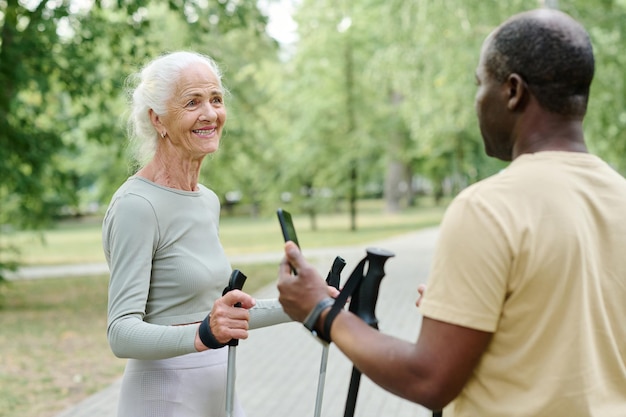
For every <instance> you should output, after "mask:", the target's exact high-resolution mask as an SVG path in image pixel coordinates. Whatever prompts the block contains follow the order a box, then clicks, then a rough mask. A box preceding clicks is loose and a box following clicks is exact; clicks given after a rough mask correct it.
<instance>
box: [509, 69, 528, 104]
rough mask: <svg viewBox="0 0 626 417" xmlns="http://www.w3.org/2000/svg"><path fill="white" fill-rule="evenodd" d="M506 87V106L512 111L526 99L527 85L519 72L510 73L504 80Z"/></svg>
mask: <svg viewBox="0 0 626 417" xmlns="http://www.w3.org/2000/svg"><path fill="white" fill-rule="evenodd" d="M506 88H507V95H508V96H507V98H508V102H507V107H508V109H509V110H511V111H514V110H517V109H519V108H520V106H523V105H524V103H525V101H526V95H527V94H528V85H527V84H526V82H525V81H524V79H523V78H522V77H520V76H519V74H515V73H513V74H511V75H509V78H508V79H507V81H506Z"/></svg>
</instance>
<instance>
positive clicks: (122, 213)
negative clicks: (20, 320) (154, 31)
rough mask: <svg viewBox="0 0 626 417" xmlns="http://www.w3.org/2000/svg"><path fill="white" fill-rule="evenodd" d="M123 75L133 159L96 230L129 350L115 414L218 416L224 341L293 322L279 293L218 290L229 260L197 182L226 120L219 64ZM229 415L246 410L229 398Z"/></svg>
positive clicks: (160, 65) (212, 200) (162, 62)
mask: <svg viewBox="0 0 626 417" xmlns="http://www.w3.org/2000/svg"><path fill="white" fill-rule="evenodd" d="M131 79H133V80H134V81H135V82H134V85H133V87H132V89H131V90H130V92H131V95H130V97H131V100H130V105H131V114H130V118H129V136H130V140H131V142H132V143H133V145H134V148H135V149H136V151H137V152H136V155H135V157H136V159H137V162H138V163H139V165H140V167H141V168H140V169H139V170H138V171H137V172H136V173H135V174H134V175H133V176H131V177H130V178H128V180H127V181H126V182H125V183H124V184H122V185H121V186H120V188H119V189H118V190H117V191H116V193H115V194H114V195H113V198H112V200H111V203H110V205H109V207H108V210H107V212H106V215H105V218H104V221H103V230H102V242H103V248H104V253H105V256H106V259H107V262H108V264H109V269H110V274H111V277H110V283H109V300H108V328H107V336H108V340H109V344H110V345H111V349H112V351H113V353H114V354H115V355H116V356H118V357H121V358H129V360H128V362H127V366H126V370H125V373H124V378H123V383H122V388H121V396H120V402H119V413H118V416H119V417H144V416H145V417H157V416H176V417H200V416H207V417H208V416H211V417H213V416H215V417H217V416H223V415H225V391H226V366H227V349H225V348H223V347H224V346H225V344H226V343H227V342H228V341H230V340H231V339H245V338H246V337H247V336H248V329H253V328H257V327H263V326H267V325H273V324H278V323H282V322H286V321H289V320H290V319H289V318H288V316H287V315H285V314H284V312H283V310H282V308H281V306H280V304H279V303H278V301H277V300H255V299H253V298H252V297H251V296H249V295H248V294H245V293H244V292H242V291H238V290H234V291H231V292H228V293H227V294H225V295H224V296H222V291H223V289H224V288H225V287H226V286H227V285H228V280H229V276H230V273H231V266H230V264H229V262H228V259H227V258H226V255H225V254H224V250H223V248H222V246H221V244H220V241H219V237H218V222H219V213H220V203H219V199H218V197H217V196H216V194H215V193H214V192H213V191H211V190H210V189H208V188H206V187H205V186H203V185H202V184H199V183H198V176H199V173H200V168H201V165H202V162H203V160H204V157H205V156H206V155H208V154H210V153H213V152H216V151H217V150H218V148H219V144H220V137H221V135H222V129H223V128H224V123H225V122H226V107H225V106H224V88H223V87H222V82H221V74H220V71H219V68H218V67H217V65H216V64H215V62H214V61H213V60H212V59H211V58H209V57H207V56H204V55H201V54H197V53H193V52H186V51H181V52H174V53H170V54H166V55H163V56H160V57H158V58H156V59H154V60H152V61H151V62H149V63H148V64H147V65H146V66H145V67H144V68H143V69H142V70H141V71H140V72H139V73H138V74H135V76H134V77H132V78H131ZM236 303H241V306H242V307H243V308H236V307H234V306H235V304H236ZM234 415H235V416H237V417H241V416H244V413H243V411H242V409H241V406H240V405H239V404H238V403H237V401H235V407H234Z"/></svg>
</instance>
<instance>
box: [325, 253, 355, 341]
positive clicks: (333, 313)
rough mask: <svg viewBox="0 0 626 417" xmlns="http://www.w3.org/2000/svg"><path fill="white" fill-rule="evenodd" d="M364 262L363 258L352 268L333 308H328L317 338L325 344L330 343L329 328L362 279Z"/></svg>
mask: <svg viewBox="0 0 626 417" xmlns="http://www.w3.org/2000/svg"><path fill="white" fill-rule="evenodd" d="M365 262H367V258H363V260H361V262H359V264H358V265H357V266H356V268H354V271H352V274H351V275H350V278H348V281H346V285H344V286H343V288H342V289H341V291H340V292H339V295H338V296H337V298H335V302H334V303H333V306H332V307H331V308H330V311H329V312H328V314H327V315H326V318H325V319H324V326H323V329H322V332H319V333H318V334H317V336H318V337H319V338H320V339H322V340H323V341H325V342H326V343H331V340H330V327H331V326H332V324H333V321H334V320H335V318H337V315H338V314H339V312H340V311H341V310H343V308H344V306H345V305H346V302H347V301H348V298H350V296H351V295H352V294H353V293H354V291H356V289H357V288H358V287H359V285H360V284H361V280H362V279H363V270H364V269H365Z"/></svg>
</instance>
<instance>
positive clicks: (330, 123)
mask: <svg viewBox="0 0 626 417" xmlns="http://www.w3.org/2000/svg"><path fill="white" fill-rule="evenodd" d="M272 1H275V0H267V1H266V3H267V2H272ZM31 3H32V2H19V1H18V0H6V1H4V2H0V36H1V37H0V83H1V85H2V86H3V88H2V89H1V90H0V178H2V179H3V180H2V182H0V201H1V202H2V207H1V210H0V226H1V227H3V229H2V230H4V231H6V230H10V229H23V228H39V227H41V226H42V225H44V224H46V222H48V221H49V220H50V219H51V218H53V217H54V216H56V215H59V214H64V213H84V212H85V211H87V210H89V209H90V208H91V206H92V205H96V204H97V205H100V207H102V206H103V205H106V204H107V203H108V201H109V199H110V196H111V194H112V193H113V191H114V190H115V189H116V188H117V187H118V186H119V184H120V183H121V182H123V181H124V179H125V178H126V177H127V176H128V175H129V174H131V173H132V172H133V170H134V167H133V166H132V165H131V163H130V160H129V159H128V155H127V152H126V134H125V110H126V104H125V103H126V97H125V92H124V86H125V84H124V83H125V80H126V77H127V76H128V75H129V74H131V73H133V72H134V71H136V70H137V69H138V67H139V66H141V65H142V64H143V63H144V62H145V61H146V60H148V59H150V58H152V57H154V56H156V55H158V54H161V53H163V52H165V51H172V50H176V49H193V50H197V51H199V52H202V53H206V54H208V55H211V56H212V57H214V58H215V59H216V61H217V62H218V63H219V64H220V66H221V67H222V69H223V70H224V74H225V78H224V83H225V85H226V86H227V88H228V89H229V90H230V95H229V96H228V97H227V106H228V123H227V126H226V130H225V134H224V137H223V139H222V145H221V150H220V152H218V153H217V154H216V155H213V156H211V157H210V158H208V159H207V161H206V163H205V164H204V168H203V172H202V173H201V181H202V182H203V183H205V184H207V185H209V186H210V187H212V188H213V189H214V190H215V191H216V192H217V193H218V195H220V196H221V197H222V198H223V201H225V200H224V198H225V195H226V193H228V192H229V191H235V190H238V191H240V192H241V195H242V198H243V199H242V201H241V205H245V206H246V207H250V208H251V209H250V212H251V214H258V213H264V212H269V211H273V210H274V209H275V208H276V207H277V206H278V205H287V206H288V207H289V208H290V210H291V211H292V212H294V213H299V212H309V213H316V212H319V211H331V210H334V209H336V208H337V207H339V206H340V205H342V204H344V203H345V202H346V201H348V200H349V199H350V198H352V195H351V193H353V192H354V190H355V187H356V191H357V192H358V194H359V196H361V197H365V196H367V195H368V193H369V191H368V189H369V188H370V186H372V185H374V188H377V187H380V186H381V185H383V184H385V191H384V192H385V195H386V196H387V198H389V199H392V198H395V199H400V198H402V195H403V194H402V193H399V192H397V190H398V189H399V188H400V187H399V183H400V182H402V181H410V180H411V178H412V177H419V178H425V179H428V180H430V182H431V183H432V187H433V190H434V191H435V192H436V193H438V194H442V193H444V192H449V193H454V192H456V191H457V190H458V189H460V188H462V187H464V186H466V185H467V184H470V183H472V182H475V181H478V180H480V179H482V178H485V177H486V176H489V175H491V174H493V173H495V172H497V171H498V170H500V169H502V168H503V167H504V166H505V165H504V164H503V163H500V162H498V161H495V160H493V159H489V158H487V157H486V156H485V155H484V152H483V145H482V139H481V137H480V132H479V129H478V127H477V125H476V120H475V113H474V106H473V97H474V94H475V86H474V72H475V67H476V64H477V61H478V56H479V50H480V47H481V44H482V42H483V40H484V38H485V37H486V36H487V34H488V33H489V32H490V31H491V30H493V29H494V28H495V27H496V26H497V25H498V24H499V23H501V22H502V21H503V20H504V19H506V18H507V17H509V16H510V15H512V14H514V13H517V12H519V11H522V10H527V9H530V8H534V7H537V6H538V5H539V4H540V2H539V1H528V0H508V1H506V2H479V1H470V2H468V1H461V0H440V1H436V2H435V1H430V0H341V1H339V2H337V1H334V0H301V1H299V2H296V3H295V4H297V6H298V7H297V10H296V14H295V16H294V18H295V20H296V21H297V23H298V35H299V38H300V40H299V42H298V43H297V44H296V45H292V46H291V48H290V49H289V50H282V49H281V47H280V45H278V44H277V43H276V41H274V40H273V39H271V38H270V37H269V36H268V35H267V34H266V32H265V28H266V24H267V17H266V16H264V14H263V12H262V11H261V10H260V9H259V8H258V6H257V2H255V1H236V0H211V1H208V2H199V1H195V0H170V1H168V2H158V1H148V0H143V1H140V0H118V1H115V2H110V1H95V2H94V4H93V6H91V7H87V8H80V7H77V6H76V2H71V1H69V0H66V1H59V2H53V3H51V2H40V3H39V4H37V5H35V6H32V7H31V6H29V7H28V8H27V7H26V6H25V4H31ZM34 3H37V2H34ZM53 4H54V6H53ZM559 5H560V7H561V9H562V10H564V11H565V12H568V13H570V14H571V15H573V16H574V17H576V18H577V19H579V20H580V21H581V22H582V23H583V24H584V25H585V27H587V29H588V30H589V32H590V34H591V37H592V41H593V43H594V47H595V53H596V61H597V73H596V77H595V81H594V84H593V86H592V95H591V100H590V107H589V114H588V116H587V118H586V122H585V129H586V135H587V138H588V143H589V145H590V147H591V149H592V150H593V151H594V152H597V153H598V154H600V155H601V156H602V157H604V158H606V159H607V160H608V161H609V162H611V163H612V164H613V165H614V166H615V167H616V168H617V169H618V170H620V171H621V172H626V162H624V159H623V157H622V155H623V154H624V153H625V152H626V91H625V90H626V75H625V73H624V71H623V68H624V67H625V66H626V57H625V56H624V54H623V53H622V52H621V51H622V50H623V49H624V43H625V40H624V37H625V36H626V35H625V30H626V2H625V1H624V0H602V1H597V2H589V1H586V0H571V1H561V2H559ZM348 23H350V24H349V25H348ZM389 167H401V169H396V170H395V171H394V169H390V168H389ZM353 174H355V175H354V176H352V175H353ZM394 175H395V177H394ZM444 185H445V187H444ZM394 190H395V192H394ZM285 192H287V193H289V195H290V196H291V200H290V202H285V201H282V200H281V196H282V195H283V193H285ZM405 198H406V199H407V204H408V200H409V198H410V196H409V195H408V194H406V197H405ZM2 253H4V254H7V252H6V250H3V249H0V254H2ZM11 259H13V258H12V257H11ZM8 261H9V257H8V255H7V257H2V258H0V271H1V270H2V269H3V266H2V263H4V264H5V265H4V267H6V266H8Z"/></svg>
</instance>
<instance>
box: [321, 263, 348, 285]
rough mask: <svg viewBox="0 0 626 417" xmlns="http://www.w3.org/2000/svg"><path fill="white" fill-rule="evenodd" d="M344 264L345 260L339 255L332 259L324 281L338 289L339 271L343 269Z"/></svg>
mask: <svg viewBox="0 0 626 417" xmlns="http://www.w3.org/2000/svg"><path fill="white" fill-rule="evenodd" d="M344 266H346V261H345V259H343V258H342V257H341V256H337V257H336V258H335V260H334V261H333V266H331V268H330V271H328V276H327V277H326V283H327V284H328V285H330V286H331V287H335V288H336V289H339V282H340V281H341V271H343V267H344Z"/></svg>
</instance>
